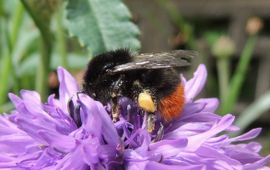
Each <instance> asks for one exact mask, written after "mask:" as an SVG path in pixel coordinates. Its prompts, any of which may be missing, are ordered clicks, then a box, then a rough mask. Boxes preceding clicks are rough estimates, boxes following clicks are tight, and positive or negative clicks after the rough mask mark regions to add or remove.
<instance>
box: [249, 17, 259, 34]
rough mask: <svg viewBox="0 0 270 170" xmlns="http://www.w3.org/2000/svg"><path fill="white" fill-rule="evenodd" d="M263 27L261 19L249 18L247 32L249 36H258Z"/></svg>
mask: <svg viewBox="0 0 270 170" xmlns="http://www.w3.org/2000/svg"><path fill="white" fill-rule="evenodd" d="M262 27H263V22H262V20H261V19H260V18H259V17H252V18H249V19H248V21H247V26H246V31H247V33H248V34H249V35H254V34H257V33H258V32H259V31H260V30H261V29H262Z"/></svg>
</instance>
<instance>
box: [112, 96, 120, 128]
mask: <svg viewBox="0 0 270 170" xmlns="http://www.w3.org/2000/svg"><path fill="white" fill-rule="evenodd" d="M111 104H112V121H113V122H114V123H115V122H117V121H118V120H119V116H120V108H119V107H120V106H119V104H118V98H117V97H113V98H112V102H111Z"/></svg>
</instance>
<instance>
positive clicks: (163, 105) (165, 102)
mask: <svg viewBox="0 0 270 170" xmlns="http://www.w3.org/2000/svg"><path fill="white" fill-rule="evenodd" d="M184 104H185V96H184V86H183V85H182V84H181V83H179V84H178V85H177V87H176V89H175V90H174V92H173V93H171V94H170V95H168V96H165V97H163V98H162V99H161V100H160V102H159V104H158V108H159V111H160V113H161V116H162V117H163V119H164V120H166V121H171V120H172V119H174V118H176V117H178V116H180V114H181V112H182V110H183V106H184Z"/></svg>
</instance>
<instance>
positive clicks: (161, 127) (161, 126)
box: [153, 122, 164, 142]
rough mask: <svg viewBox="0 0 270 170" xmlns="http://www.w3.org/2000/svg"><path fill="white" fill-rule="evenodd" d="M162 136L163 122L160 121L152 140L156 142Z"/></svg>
mask: <svg viewBox="0 0 270 170" xmlns="http://www.w3.org/2000/svg"><path fill="white" fill-rule="evenodd" d="M163 136H164V126H163V124H162V123H161V122H160V127H159V129H158V131H157V135H156V137H155V139H154V140H153V142H157V141H160V140H161V139H162V138H163Z"/></svg>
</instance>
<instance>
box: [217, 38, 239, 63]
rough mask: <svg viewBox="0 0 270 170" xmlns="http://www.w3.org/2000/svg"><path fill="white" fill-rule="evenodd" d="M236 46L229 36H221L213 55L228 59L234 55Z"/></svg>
mask: <svg viewBox="0 0 270 170" xmlns="http://www.w3.org/2000/svg"><path fill="white" fill-rule="evenodd" d="M234 52H235V44H234V42H233V41H232V39H231V38H230V37H228V36H221V37H220V38H219V39H218V40H217V42H216V43H215V44H214V45H213V47H212V53H213V54H214V55H215V56H216V57H218V58H223V57H225V58H227V57H230V56H232V55H233V54H234Z"/></svg>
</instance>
